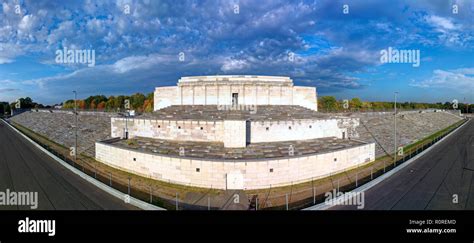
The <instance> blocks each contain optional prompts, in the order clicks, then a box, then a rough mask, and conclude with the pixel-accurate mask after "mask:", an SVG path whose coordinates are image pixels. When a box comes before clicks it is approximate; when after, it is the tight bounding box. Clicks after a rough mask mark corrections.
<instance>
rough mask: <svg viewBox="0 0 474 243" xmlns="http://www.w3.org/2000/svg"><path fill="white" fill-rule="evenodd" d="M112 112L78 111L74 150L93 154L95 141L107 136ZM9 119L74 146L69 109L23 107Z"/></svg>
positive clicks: (71, 114) (68, 145) (72, 118)
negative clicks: (55, 109)
mask: <svg viewBox="0 0 474 243" xmlns="http://www.w3.org/2000/svg"><path fill="white" fill-rule="evenodd" d="M115 115H117V114H116V113H109V114H107V113H96V115H90V113H89V114H88V115H83V114H81V115H78V116H77V117H78V128H79V129H78V130H77V137H78V142H77V143H78V152H80V153H85V154H87V155H89V156H95V142H96V141H100V140H104V139H107V138H110V117H112V116H115ZM11 120H12V121H14V122H16V123H19V124H21V125H22V126H24V127H27V128H29V129H30V130H33V131H34V132H36V133H39V134H41V135H43V136H45V137H48V138H49V139H50V140H52V141H55V142H56V143H59V144H62V145H64V146H66V147H72V146H74V140H75V139H74V138H75V136H74V125H75V118H74V115H73V113H72V112H69V113H67V112H54V113H51V112H34V111H27V112H24V113H21V114H19V115H16V116H14V117H12V118H11Z"/></svg>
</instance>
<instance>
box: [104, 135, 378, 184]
mask: <svg viewBox="0 0 474 243" xmlns="http://www.w3.org/2000/svg"><path fill="white" fill-rule="evenodd" d="M374 150H375V145H374V144H373V143H371V144H361V145H360V146H357V147H353V148H349V149H345V150H336V151H332V152H329V153H323V154H315V155H311V156H305V157H294V158H292V157H290V158H282V159H268V160H259V161H250V160H249V161H232V160H223V161H209V160H198V159H190V158H186V157H183V158H181V157H167V156H162V155H158V154H152V153H145V152H139V151H136V150H129V149H124V148H120V147H117V146H114V145H111V144H106V143H102V142H97V143H96V159H97V160H98V161H100V162H102V163H105V164H107V165H110V166H112V167H115V168H118V169H121V170H125V171H128V172H130V173H134V174H138V175H141V176H144V177H148V178H152V179H155V180H161V181H165V182H169V183H175V184H181V185H187V186H196V187H205V188H215V189H227V188H228V184H229V182H228V181H227V179H228V174H230V175H232V177H235V176H239V173H240V175H241V176H242V177H243V184H242V185H240V187H241V188H236V187H235V186H236V185H232V189H243V190H251V189H262V188H269V187H270V186H271V187H278V186H287V185H291V184H296V183H302V182H305V181H310V180H312V179H317V178H321V177H325V176H329V175H330V174H332V173H337V172H340V171H343V170H346V169H349V168H354V167H356V166H360V165H362V164H364V163H367V162H370V161H373V160H374V159H375V154H374Z"/></svg>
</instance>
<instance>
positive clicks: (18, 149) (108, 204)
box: [0, 121, 137, 210]
mask: <svg viewBox="0 0 474 243" xmlns="http://www.w3.org/2000/svg"><path fill="white" fill-rule="evenodd" d="M7 189H9V190H10V191H16V192H38V209H44V210H54V209H56V210H69V209H72V210H77V209H79V210H81V209H82V210H84V209H106V210H123V209H137V208H135V207H134V206H132V205H130V204H126V203H124V202H123V201H122V200H119V199H118V198H116V197H113V196H111V195H110V194H108V193H106V192H104V191H102V190H100V189H99V188H97V187H95V186H94V185H92V184H90V183H89V182H87V181H85V180H83V179H82V178H80V177H79V176H77V175H76V174H74V173H72V172H71V171H69V170H68V169H66V168H64V167H63V166H62V165H60V164H59V163H58V162H56V161H55V160H53V159H52V158H50V157H49V156H47V155H46V154H45V153H43V152H42V151H40V150H39V149H38V148H36V147H35V146H33V145H32V144H31V143H30V142H28V141H27V140H26V139H24V138H23V137H22V136H20V135H19V134H17V133H16V132H15V131H13V130H12V129H11V128H10V127H8V126H7V125H6V124H5V123H3V121H0V192H6V190H7ZM2 209H3V210H4V209H30V207H29V206H5V205H0V210H2Z"/></svg>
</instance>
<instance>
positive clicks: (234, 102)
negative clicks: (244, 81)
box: [232, 93, 239, 106]
mask: <svg viewBox="0 0 474 243" xmlns="http://www.w3.org/2000/svg"><path fill="white" fill-rule="evenodd" d="M238 104H239V93H232V106H236V105H238Z"/></svg>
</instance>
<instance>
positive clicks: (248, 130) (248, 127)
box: [245, 121, 251, 145]
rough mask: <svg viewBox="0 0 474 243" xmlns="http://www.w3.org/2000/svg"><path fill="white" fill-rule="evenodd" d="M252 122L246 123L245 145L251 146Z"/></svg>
mask: <svg viewBox="0 0 474 243" xmlns="http://www.w3.org/2000/svg"><path fill="white" fill-rule="evenodd" d="M250 124H251V123H250V121H245V144H246V145H249V144H250V136H251V134H250V131H251V129H250Z"/></svg>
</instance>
